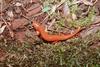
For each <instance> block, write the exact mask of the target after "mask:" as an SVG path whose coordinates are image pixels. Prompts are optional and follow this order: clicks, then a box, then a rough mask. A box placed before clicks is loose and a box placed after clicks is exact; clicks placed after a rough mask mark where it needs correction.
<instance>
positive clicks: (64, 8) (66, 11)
mask: <svg viewBox="0 0 100 67" xmlns="http://www.w3.org/2000/svg"><path fill="white" fill-rule="evenodd" d="M63 13H64V16H66V17H67V16H69V15H70V9H69V6H68V4H67V2H65V3H64V6H63Z"/></svg>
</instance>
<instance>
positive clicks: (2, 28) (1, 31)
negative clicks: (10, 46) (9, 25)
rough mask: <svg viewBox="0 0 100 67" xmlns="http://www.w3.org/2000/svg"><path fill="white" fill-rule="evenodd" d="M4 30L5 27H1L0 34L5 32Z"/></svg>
mask: <svg viewBox="0 0 100 67" xmlns="http://www.w3.org/2000/svg"><path fill="white" fill-rule="evenodd" d="M5 28H6V25H4V26H2V27H1V28H0V34H1V33H3V31H4V30H5Z"/></svg>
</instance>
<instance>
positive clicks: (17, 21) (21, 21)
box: [11, 18, 28, 30]
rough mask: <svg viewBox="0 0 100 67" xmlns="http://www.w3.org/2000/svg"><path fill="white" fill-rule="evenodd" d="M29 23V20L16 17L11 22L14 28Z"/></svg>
mask: <svg viewBox="0 0 100 67" xmlns="http://www.w3.org/2000/svg"><path fill="white" fill-rule="evenodd" d="M27 24H28V20H26V19H24V18H21V19H15V20H14V21H13V22H12V23H11V26H12V29H13V30H16V29H17V28H23V27H24V25H27Z"/></svg>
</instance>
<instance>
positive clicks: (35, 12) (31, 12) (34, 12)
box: [27, 6, 42, 16]
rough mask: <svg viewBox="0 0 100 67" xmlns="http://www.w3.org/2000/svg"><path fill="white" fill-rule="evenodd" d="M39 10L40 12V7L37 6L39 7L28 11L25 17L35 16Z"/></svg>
mask: <svg viewBox="0 0 100 67" xmlns="http://www.w3.org/2000/svg"><path fill="white" fill-rule="evenodd" d="M41 10H42V7H41V6H39V7H37V8H35V9H33V10H31V11H29V12H28V13H27V16H32V15H35V14H37V13H39V12H40V11H41Z"/></svg>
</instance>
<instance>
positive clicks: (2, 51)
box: [0, 48, 6, 61]
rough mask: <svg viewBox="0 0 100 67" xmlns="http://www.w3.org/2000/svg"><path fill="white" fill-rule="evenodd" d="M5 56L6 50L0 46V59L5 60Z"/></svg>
mask: <svg viewBox="0 0 100 67" xmlns="http://www.w3.org/2000/svg"><path fill="white" fill-rule="evenodd" d="M5 58H6V52H5V51H4V50H3V49H1V48H0V61H3V60H5Z"/></svg>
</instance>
